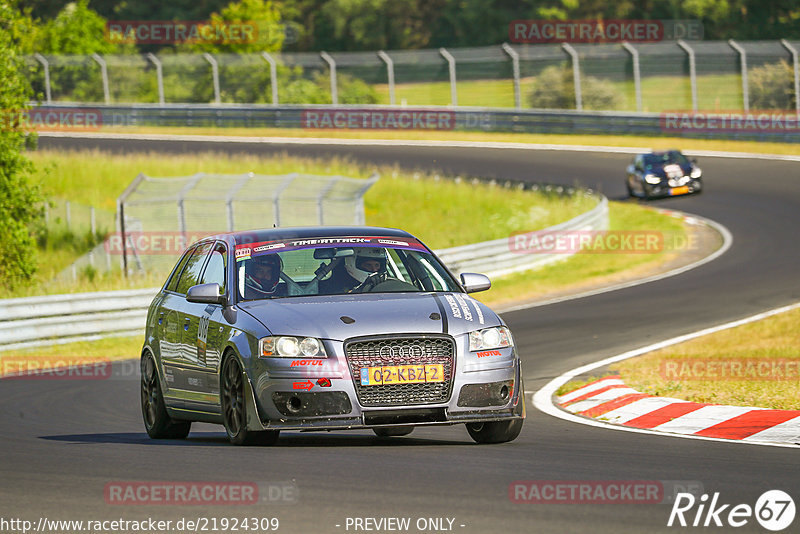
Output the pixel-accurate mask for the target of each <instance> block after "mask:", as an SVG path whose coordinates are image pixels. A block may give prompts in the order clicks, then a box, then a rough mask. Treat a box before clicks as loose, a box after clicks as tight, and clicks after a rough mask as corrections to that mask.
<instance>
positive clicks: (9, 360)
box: [0, 336, 143, 376]
mask: <svg viewBox="0 0 800 534" xmlns="http://www.w3.org/2000/svg"><path fill="white" fill-rule="evenodd" d="M142 340H143V338H142V336H124V337H109V338H105V339H98V340H95V341H78V342H74V343H64V344H61V345H51V346H49V347H35V348H29V349H17V350H10V351H6V352H0V376H4V375H8V374H15V373H19V372H24V371H26V370H31V371H32V370H35V369H52V368H57V367H69V366H74V365H83V364H91V363H99V362H107V361H117V360H126V359H129V358H138V357H139V354H140V353H141V350H142Z"/></svg>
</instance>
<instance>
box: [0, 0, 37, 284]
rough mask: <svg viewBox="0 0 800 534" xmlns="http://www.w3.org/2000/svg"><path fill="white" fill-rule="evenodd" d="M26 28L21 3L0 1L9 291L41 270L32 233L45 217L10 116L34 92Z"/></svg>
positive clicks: (2, 279)
mask: <svg viewBox="0 0 800 534" xmlns="http://www.w3.org/2000/svg"><path fill="white" fill-rule="evenodd" d="M27 28H30V20H29V19H28V17H26V16H25V15H24V14H23V13H21V12H20V11H19V10H18V9H17V6H16V2H15V1H13V0H11V1H9V0H2V1H0V80H2V81H3V83H2V85H0V110H4V111H3V114H4V115H5V117H4V118H3V121H2V122H3V123H4V124H3V127H2V128H0V228H2V229H3V231H2V232H0V258H2V262H0V283H2V284H3V286H4V287H7V288H10V289H13V288H15V287H17V286H20V285H24V284H26V283H27V282H29V281H30V280H31V278H32V277H33V275H34V273H35V271H36V247H35V243H34V239H33V235H32V233H33V226H34V225H35V224H36V223H37V222H38V221H39V220H40V218H41V216H42V210H41V207H40V200H41V198H40V195H39V191H38V189H37V188H36V187H34V186H32V185H31V183H30V181H29V177H30V174H31V172H32V171H33V166H32V164H31V162H30V161H29V160H28V159H27V158H26V157H25V155H24V153H23V150H24V148H25V143H26V134H25V132H24V131H22V130H21V129H20V127H19V124H17V123H15V121H13V120H10V119H9V118H10V117H12V116H13V115H14V114H16V113H18V112H19V111H21V110H23V109H25V107H26V102H27V100H28V98H29V97H30V96H31V87H30V84H29V83H28V81H27V74H28V72H27V68H26V67H25V64H24V62H23V60H22V57H21V55H20V53H21V52H22V47H23V46H24V38H23V34H24V31H25V30H26V29H27Z"/></svg>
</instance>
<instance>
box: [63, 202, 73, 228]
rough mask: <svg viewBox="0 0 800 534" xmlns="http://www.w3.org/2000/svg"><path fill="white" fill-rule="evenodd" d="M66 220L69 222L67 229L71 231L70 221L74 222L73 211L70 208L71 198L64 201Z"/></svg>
mask: <svg viewBox="0 0 800 534" xmlns="http://www.w3.org/2000/svg"><path fill="white" fill-rule="evenodd" d="M64 209H65V212H64V221H65V222H66V223H67V231H69V227H70V223H71V222H72V211H71V210H70V204H69V200H67V201H66V202H65V203H64Z"/></svg>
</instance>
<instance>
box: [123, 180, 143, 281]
mask: <svg viewBox="0 0 800 534" xmlns="http://www.w3.org/2000/svg"><path fill="white" fill-rule="evenodd" d="M145 178H146V177H145V175H144V174H142V173H139V174H138V176H136V178H134V179H133V181H132V182H131V183H130V185H129V186H128V187H126V188H125V191H123V192H122V194H121V195H120V196H119V198H117V214H118V216H119V235H120V237H121V238H122V242H121V243H122V272H123V274H124V275H125V276H126V277H127V276H128V248H127V245H126V243H125V241H126V240H127V239H126V237H127V236H126V235H125V201H126V200H128V197H129V196H130V195H131V193H133V192H134V191H136V188H137V187H139V184H140V183H142V181H143V180H144V179H145Z"/></svg>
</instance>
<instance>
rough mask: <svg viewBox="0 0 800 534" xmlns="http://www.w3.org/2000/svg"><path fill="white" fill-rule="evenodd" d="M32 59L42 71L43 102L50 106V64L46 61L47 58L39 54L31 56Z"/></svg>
mask: <svg viewBox="0 0 800 534" xmlns="http://www.w3.org/2000/svg"><path fill="white" fill-rule="evenodd" d="M33 57H35V58H36V61H38V62H39V63H41V64H42V68H43V69H44V98H45V101H46V102H47V103H48V104H50V103H51V102H52V100H51V98H50V63H49V62H48V61H47V58H45V57H44V56H43V55H42V54H40V53H39V52H36V53H35V54H33Z"/></svg>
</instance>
